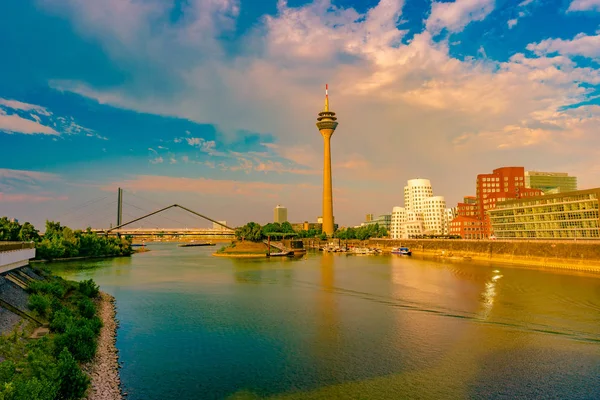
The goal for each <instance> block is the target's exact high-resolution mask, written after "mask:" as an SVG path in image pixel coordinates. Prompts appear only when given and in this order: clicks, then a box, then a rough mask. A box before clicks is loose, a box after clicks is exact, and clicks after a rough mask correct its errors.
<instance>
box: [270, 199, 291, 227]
mask: <svg viewBox="0 0 600 400" xmlns="http://www.w3.org/2000/svg"><path fill="white" fill-rule="evenodd" d="M287 220H288V219H287V208H285V207H284V206H280V205H279V204H278V205H277V207H275V209H273V221H274V222H278V223H280V224H282V223H284V222H287Z"/></svg>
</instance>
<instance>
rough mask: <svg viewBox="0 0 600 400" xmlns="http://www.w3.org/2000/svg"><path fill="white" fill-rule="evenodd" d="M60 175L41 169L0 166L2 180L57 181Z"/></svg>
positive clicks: (0, 178) (0, 179)
mask: <svg viewBox="0 0 600 400" xmlns="http://www.w3.org/2000/svg"><path fill="white" fill-rule="evenodd" d="M58 179H60V176H59V175H56V174H51V173H48V172H40V171H27V170H18V169H6V168H0V181H6V180H13V181H20V182H26V183H36V182H47V181H56V180H58Z"/></svg>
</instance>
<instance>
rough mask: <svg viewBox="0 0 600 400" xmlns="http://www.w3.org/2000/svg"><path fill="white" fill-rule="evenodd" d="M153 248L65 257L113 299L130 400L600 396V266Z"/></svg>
mask: <svg viewBox="0 0 600 400" xmlns="http://www.w3.org/2000/svg"><path fill="white" fill-rule="evenodd" d="M149 248H150V249H151V251H149V252H146V253H140V254H136V255H134V256H133V257H131V258H115V259H110V260H102V261H86V262H74V263H65V264H52V268H54V270H55V271H56V273H57V274H59V275H62V276H64V277H66V278H69V279H75V280H82V279H89V278H93V279H94V280H96V282H98V284H99V285H100V286H101V288H102V290H104V291H106V292H108V293H110V294H112V295H114V296H115V297H116V299H117V307H118V310H117V318H118V319H119V320H120V328H119V330H118V337H117V347H118V349H119V353H120V360H121V362H122V364H123V368H122V369H121V379H122V382H123V386H124V391H125V392H127V393H128V394H129V396H128V398H129V399H131V400H142V399H143V400H147V399H157V400H170V399H173V400H184V399H229V398H232V399H255V398H283V399H463V398H464V399H467V398H468V399H480V398H481V399H484V398H485V399H513V398H527V399H534V398H540V399H542V398H543V399H598V398H600V276H599V275H596V276H594V275H585V274H576V273H569V274H567V273H560V272H558V271H541V270H532V269H524V268H514V267H509V266H506V265H487V264H481V263H474V262H473V263H472V262H460V263H459V262H438V261H433V260H426V259H419V258H417V257H412V258H409V257H401V256H352V255H345V254H321V253H309V254H308V255H306V256H305V257H303V258H302V259H297V260H289V259H282V258H277V259H275V258H274V259H271V260H268V259H260V260H239V259H238V260H233V259H226V258H217V257H211V255H210V254H211V253H212V252H213V251H214V250H215V248H214V247H213V248H202V247H188V248H180V247H177V246H176V245H174V244H151V245H150V246H149Z"/></svg>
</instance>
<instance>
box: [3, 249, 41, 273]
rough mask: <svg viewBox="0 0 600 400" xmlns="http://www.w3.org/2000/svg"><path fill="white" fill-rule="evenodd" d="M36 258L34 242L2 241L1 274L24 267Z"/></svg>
mask: <svg viewBox="0 0 600 400" xmlns="http://www.w3.org/2000/svg"><path fill="white" fill-rule="evenodd" d="M32 258H35V243H33V242H0V274H3V273H5V272H9V271H12V270H13V269H16V268H20V267H24V266H25V265H27V264H29V260H30V259H32Z"/></svg>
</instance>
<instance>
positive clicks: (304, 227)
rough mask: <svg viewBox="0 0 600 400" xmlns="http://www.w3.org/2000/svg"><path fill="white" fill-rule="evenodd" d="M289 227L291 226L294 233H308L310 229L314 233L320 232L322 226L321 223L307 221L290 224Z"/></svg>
mask: <svg viewBox="0 0 600 400" xmlns="http://www.w3.org/2000/svg"><path fill="white" fill-rule="evenodd" d="M290 225H292V229H293V230H294V231H295V232H300V231H309V230H311V229H314V230H316V231H320V230H321V229H322V224H321V223H315V222H308V221H304V222H294V223H291V224H290Z"/></svg>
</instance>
